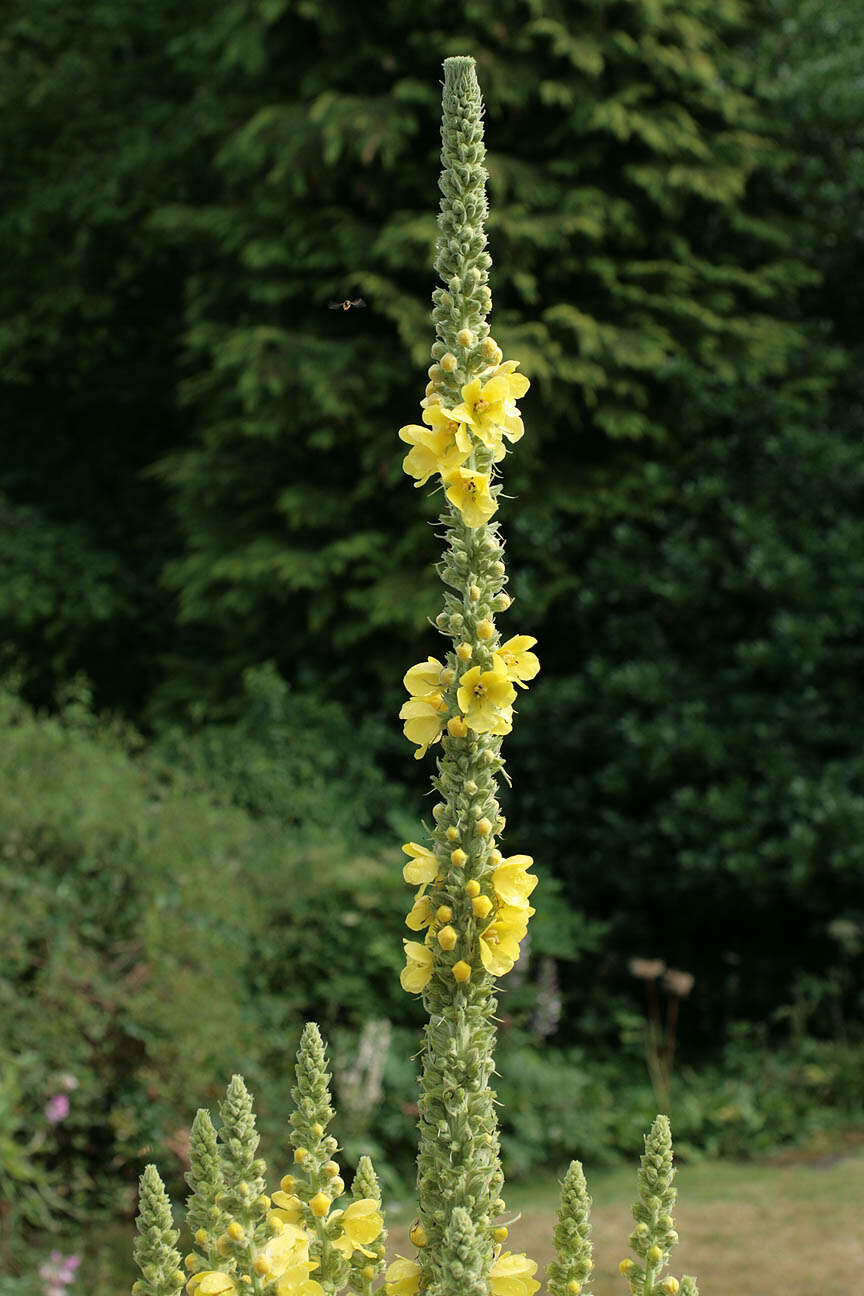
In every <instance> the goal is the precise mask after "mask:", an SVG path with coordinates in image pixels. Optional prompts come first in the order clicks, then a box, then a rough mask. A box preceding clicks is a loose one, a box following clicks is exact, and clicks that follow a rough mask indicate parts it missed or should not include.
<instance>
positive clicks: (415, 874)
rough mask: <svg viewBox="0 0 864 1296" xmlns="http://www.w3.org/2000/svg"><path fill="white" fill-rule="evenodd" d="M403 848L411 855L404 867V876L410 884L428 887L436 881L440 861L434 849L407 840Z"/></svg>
mask: <svg viewBox="0 0 864 1296" xmlns="http://www.w3.org/2000/svg"><path fill="white" fill-rule="evenodd" d="M402 849H403V851H404V852H405V854H406V855H409V856H410V857H411V858H410V862H409V863H408V864H406V865H405V866H404V867H403V869H402V876H403V878H404V879H405V881H406V882H407V883H408V885H409V886H422V887H427V886H429V884H430V883H431V882H434V881H435V878H436V876H437V874H438V861H437V860H436V858H435V856H434V855H433V853H432V851H430V850H428V849H427V848H426V847H425V846H418V844H417V842H406V843H405V845H404V846H403V847H402ZM420 894H421V895H422V894H423V892H422V891H421V893H420Z"/></svg>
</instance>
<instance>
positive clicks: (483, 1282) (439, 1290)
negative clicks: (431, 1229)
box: [429, 1206, 489, 1296]
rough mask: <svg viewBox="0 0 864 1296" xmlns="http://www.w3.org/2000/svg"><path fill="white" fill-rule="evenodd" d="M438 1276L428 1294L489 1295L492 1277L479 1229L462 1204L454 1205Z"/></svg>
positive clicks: (438, 1257) (437, 1262)
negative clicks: (481, 1243) (481, 1244)
mask: <svg viewBox="0 0 864 1296" xmlns="http://www.w3.org/2000/svg"><path fill="white" fill-rule="evenodd" d="M435 1269H436V1277H435V1281H434V1282H433V1283H432V1285H431V1286H430V1288H429V1296H453V1293H454V1292H458V1293H459V1296H488V1293H489V1278H488V1270H487V1267H486V1264H485V1259H484V1255H483V1248H482V1247H481V1246H480V1245H479V1239H478V1237H477V1229H476V1227H475V1225H474V1222H473V1220H472V1219H471V1216H470V1215H469V1214H468V1212H467V1210H465V1208H464V1207H462V1206H455V1207H454V1208H453V1212H452V1214H451V1216H450V1219H449V1220H448V1222H447V1224H446V1225H445V1228H444V1232H443V1235H442V1238H441V1244H440V1247H439V1250H438V1254H437V1255H436V1257H435Z"/></svg>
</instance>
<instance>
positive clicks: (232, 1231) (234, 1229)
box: [225, 1220, 243, 1242]
mask: <svg viewBox="0 0 864 1296" xmlns="http://www.w3.org/2000/svg"><path fill="white" fill-rule="evenodd" d="M225 1232H226V1233H227V1234H228V1236H229V1237H230V1238H231V1240H232V1242H239V1241H240V1240H241V1239H242V1237H243V1225H242V1224H239V1223H238V1222H237V1220H232V1221H231V1223H230V1224H229V1225H228V1227H227V1229H226V1230H225Z"/></svg>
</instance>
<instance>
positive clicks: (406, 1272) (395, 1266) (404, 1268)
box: [385, 1256, 420, 1296]
mask: <svg viewBox="0 0 864 1296" xmlns="http://www.w3.org/2000/svg"><path fill="white" fill-rule="evenodd" d="M385 1283H386V1288H387V1296H415V1293H416V1292H417V1291H419V1290H420V1266H419V1265H418V1264H415V1262H414V1261H413V1260H406V1259H405V1257H404V1256H397V1258H396V1259H395V1260H394V1261H393V1263H392V1264H391V1265H389V1266H388V1268H387V1274H386V1279H385Z"/></svg>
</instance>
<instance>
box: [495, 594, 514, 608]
mask: <svg viewBox="0 0 864 1296" xmlns="http://www.w3.org/2000/svg"><path fill="white" fill-rule="evenodd" d="M512 602H513V600H512V599H511V597H510V595H509V594H505V593H504V591H503V590H502V591H501V593H500V594H496V595H495V597H494V599H493V600H492V606H493V608H494V609H495V611H496V612H506V611H507V609H508V608H509V606H510V604H511V603H512Z"/></svg>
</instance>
